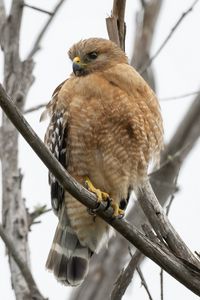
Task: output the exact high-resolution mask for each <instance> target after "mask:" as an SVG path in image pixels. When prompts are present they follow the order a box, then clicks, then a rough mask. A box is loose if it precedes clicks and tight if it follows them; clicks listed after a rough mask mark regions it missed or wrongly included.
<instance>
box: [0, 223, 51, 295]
mask: <svg viewBox="0 0 200 300" xmlns="http://www.w3.org/2000/svg"><path fill="white" fill-rule="evenodd" d="M0 236H1V238H2V240H3V241H4V243H5V245H6V247H7V249H8V251H9V254H11V255H12V257H13V258H14V260H15V262H16V263H17V265H18V267H19V269H20V270H21V272H22V275H23V276H24V279H25V281H26V283H27V285H28V287H29V289H30V291H31V295H29V296H28V295H27V297H28V298H29V297H30V298H29V299H35V300H47V299H45V298H44V297H43V296H42V295H41V293H40V291H39V290H38V288H37V285H36V283H35V280H34V279H33V276H32V274H31V272H30V270H29V267H28V265H27V264H26V262H25V261H24V260H23V259H22V258H21V257H20V255H19V253H18V252H17V250H16V248H15V245H14V243H13V242H12V240H11V238H9V237H8V236H7V235H6V233H5V231H4V229H3V226H2V225H1V224H0Z"/></svg>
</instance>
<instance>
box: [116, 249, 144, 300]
mask: <svg viewBox="0 0 200 300" xmlns="http://www.w3.org/2000/svg"><path fill="white" fill-rule="evenodd" d="M141 257H142V253H141V252H140V251H138V250H136V251H135V253H134V254H133V256H132V258H131V260H130V262H129V263H128V266H127V267H126V268H125V269H124V270H122V271H121V273H120V274H119V276H118V278H117V280H116V282H115V283H114V288H113V290H112V293H111V300H121V299H122V297H123V295H124V293H125V291H126V289H127V287H128V286H129V284H130V283H131V281H132V278H133V274H134V272H135V270H136V268H137V266H138V263H139V261H140V259H141Z"/></svg>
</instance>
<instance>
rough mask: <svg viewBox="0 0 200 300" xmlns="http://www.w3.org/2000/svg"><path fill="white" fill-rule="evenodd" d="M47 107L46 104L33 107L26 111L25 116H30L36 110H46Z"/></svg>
mask: <svg viewBox="0 0 200 300" xmlns="http://www.w3.org/2000/svg"><path fill="white" fill-rule="evenodd" d="M46 105H47V103H44V104H39V105H36V106H33V107H31V108H28V109H26V110H24V115H26V114H30V113H32V112H34V111H36V110H39V109H41V108H44V107H45V106H46Z"/></svg>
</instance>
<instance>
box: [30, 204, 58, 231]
mask: <svg viewBox="0 0 200 300" xmlns="http://www.w3.org/2000/svg"><path fill="white" fill-rule="evenodd" d="M51 210H52V209H51V208H47V206H46V205H40V206H38V207H35V209H34V210H33V211H32V212H29V211H28V210H27V215H28V227H29V230H30V228H31V226H32V225H34V224H39V223H40V221H35V220H36V219H37V218H39V217H41V216H42V215H44V214H46V213H48V212H50V211H51Z"/></svg>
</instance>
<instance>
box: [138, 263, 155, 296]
mask: <svg viewBox="0 0 200 300" xmlns="http://www.w3.org/2000/svg"><path fill="white" fill-rule="evenodd" d="M136 270H137V272H138V275H139V276H140V279H141V284H142V285H143V287H144V288H145V290H146V292H147V294H148V296H149V300H153V298H152V296H151V293H150V291H149V288H148V285H147V282H146V280H145V278H144V276H143V274H142V271H141V269H140V267H137V268H136Z"/></svg>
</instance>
